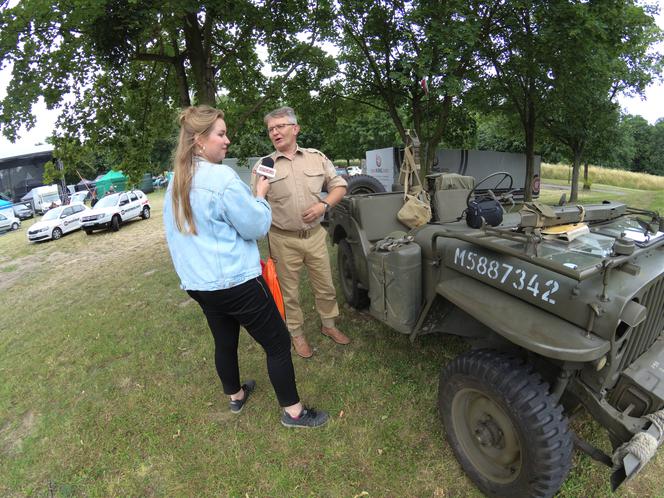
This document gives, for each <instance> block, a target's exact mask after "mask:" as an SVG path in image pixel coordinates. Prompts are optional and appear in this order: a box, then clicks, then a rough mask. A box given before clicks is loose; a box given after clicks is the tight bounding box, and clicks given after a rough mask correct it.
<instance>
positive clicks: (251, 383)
mask: <svg viewBox="0 0 664 498" xmlns="http://www.w3.org/2000/svg"><path fill="white" fill-rule="evenodd" d="M242 389H244V398H242V399H235V400H231V402H230V407H231V412H233V413H240V412H241V411H242V408H244V404H245V403H246V402H247V400H248V399H249V395H250V394H251V393H252V392H253V391H254V389H256V381H255V380H248V381H246V382H245V383H244V384H242Z"/></svg>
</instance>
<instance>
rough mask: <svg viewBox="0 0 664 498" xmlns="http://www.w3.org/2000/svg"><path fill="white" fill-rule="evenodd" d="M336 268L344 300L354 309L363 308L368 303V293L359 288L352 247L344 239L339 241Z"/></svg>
mask: <svg viewBox="0 0 664 498" xmlns="http://www.w3.org/2000/svg"><path fill="white" fill-rule="evenodd" d="M337 270H338V272H339V282H340V283H341V292H342V293H343V295H344V298H345V299H346V302H347V303H348V304H350V305H351V306H352V307H353V308H355V309H358V310H359V309H364V308H366V307H367V306H368V305H369V295H368V293H367V291H366V290H365V289H360V287H359V284H358V282H359V280H358V277H357V269H356V268H355V263H354V262H353V249H352V248H351V247H350V244H349V243H348V242H346V240H345V239H342V240H340V241H339V248H338V250H337Z"/></svg>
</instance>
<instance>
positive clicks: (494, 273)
mask: <svg viewBox="0 0 664 498" xmlns="http://www.w3.org/2000/svg"><path fill="white" fill-rule="evenodd" d="M498 266H499V265H498V261H495V260H493V259H492V260H491V262H490V263H489V271H488V272H487V275H489V278H490V279H491V280H496V279H497V278H498Z"/></svg>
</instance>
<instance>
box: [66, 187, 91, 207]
mask: <svg viewBox="0 0 664 498" xmlns="http://www.w3.org/2000/svg"><path fill="white" fill-rule="evenodd" d="M87 198H88V192H87V190H82V191H80V192H74V193H73V194H70V195H69V203H70V204H71V203H73V202H82V203H83V204H85V199H87Z"/></svg>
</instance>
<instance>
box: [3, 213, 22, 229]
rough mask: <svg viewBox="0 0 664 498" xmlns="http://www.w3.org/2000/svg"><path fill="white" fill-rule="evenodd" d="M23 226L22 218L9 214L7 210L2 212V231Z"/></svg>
mask: <svg viewBox="0 0 664 498" xmlns="http://www.w3.org/2000/svg"><path fill="white" fill-rule="evenodd" d="M20 227H21V220H19V219H18V218H17V217H15V216H12V215H11V214H8V213H7V211H5V212H4V214H3V213H0V232H6V231H9V230H18V229H19V228H20Z"/></svg>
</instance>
